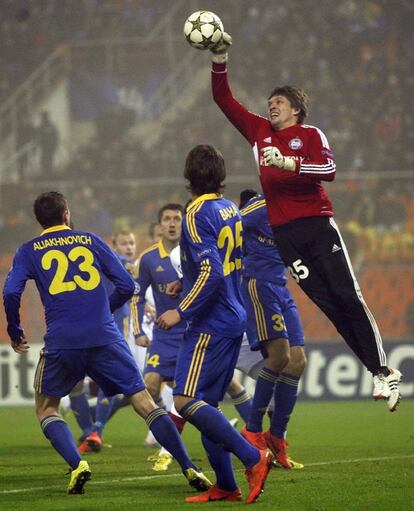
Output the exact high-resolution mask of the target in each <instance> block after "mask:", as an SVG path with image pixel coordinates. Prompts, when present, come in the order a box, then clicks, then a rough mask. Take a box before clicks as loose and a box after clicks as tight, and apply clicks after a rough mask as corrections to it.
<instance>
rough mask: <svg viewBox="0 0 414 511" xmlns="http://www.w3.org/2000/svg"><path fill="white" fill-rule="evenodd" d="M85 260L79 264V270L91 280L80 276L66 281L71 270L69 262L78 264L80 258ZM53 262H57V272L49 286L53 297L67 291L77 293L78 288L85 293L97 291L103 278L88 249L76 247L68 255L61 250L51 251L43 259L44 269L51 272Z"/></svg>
mask: <svg viewBox="0 0 414 511" xmlns="http://www.w3.org/2000/svg"><path fill="white" fill-rule="evenodd" d="M80 257H81V258H82V259H83V260H82V261H81V262H80V263H79V264H78V269H79V270H80V271H81V272H82V273H86V274H88V276H89V278H87V279H84V278H83V277H81V276H80V275H74V276H73V280H65V278H66V274H67V272H68V269H69V261H71V262H73V263H74V262H76V261H77V260H78V259H79V258H80ZM52 261H56V262H57V266H56V272H55V275H54V277H53V279H52V282H51V283H50V286H49V293H50V294H51V295H58V294H59V293H65V292H67V291H75V289H76V288H77V287H80V288H81V289H83V290H85V291H92V289H95V288H96V287H97V286H98V285H99V283H100V281H101V276H100V275H99V272H98V270H97V269H96V268H95V266H93V263H94V257H93V253H92V252H91V251H90V250H89V249H88V248H86V247H75V248H72V250H71V251H70V252H69V254H68V255H66V254H65V253H64V252H62V251H60V250H49V252H46V254H45V255H44V256H43V257H42V268H43V269H44V270H50V269H51V267H52Z"/></svg>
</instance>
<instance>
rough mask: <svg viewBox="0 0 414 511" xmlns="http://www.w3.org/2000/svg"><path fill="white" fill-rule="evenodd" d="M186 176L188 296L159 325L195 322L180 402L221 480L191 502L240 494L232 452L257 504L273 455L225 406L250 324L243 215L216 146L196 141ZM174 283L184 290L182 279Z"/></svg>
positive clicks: (186, 344) (181, 367)
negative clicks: (251, 439) (238, 426)
mask: <svg viewBox="0 0 414 511" xmlns="http://www.w3.org/2000/svg"><path fill="white" fill-rule="evenodd" d="M184 177H185V179H186V180H187V181H188V188H189V189H190V191H191V193H192V196H193V201H192V202H191V203H190V205H189V206H188V207H187V211H186V214H185V216H184V221H183V232H182V235H181V241H180V248H181V263H182V272H183V279H184V280H183V294H182V297H181V302H180V303H179V305H178V306H177V307H176V308H174V309H171V310H168V311H166V312H164V313H163V314H162V315H161V316H160V317H159V318H158V325H159V327H160V328H165V329H169V328H171V327H173V326H174V325H176V324H179V323H180V322H181V321H183V320H186V321H188V327H187V330H186V332H185V335H184V340H183V344H182V346H181V349H180V352H179V356H178V361H177V367H176V372H175V385H174V390H173V393H174V402H175V406H176V408H177V410H178V411H179V412H180V413H181V415H182V416H183V417H184V418H185V419H187V420H188V421H189V422H191V424H193V425H194V426H195V427H196V428H197V429H198V430H199V431H200V432H201V433H202V442H203V445H204V448H205V449H206V451H207V454H208V457H209V460H210V464H211V466H212V467H213V469H214V472H215V474H216V478H217V481H216V485H215V486H213V487H212V488H211V489H210V490H208V491H207V492H205V493H203V494H201V495H199V496H197V497H190V498H187V499H186V500H187V501H188V502H208V501H214V500H223V501H238V500H241V492H240V489H239V488H238V485H237V482H236V480H235V477H234V471H233V467H232V462H231V453H233V454H235V455H236V456H237V457H238V458H239V459H240V460H241V461H242V463H243V464H244V465H245V467H246V476H247V480H248V483H249V495H248V497H247V503H252V502H254V501H255V500H256V499H257V498H258V496H259V495H260V493H261V491H262V489H263V486H264V482H265V480H266V477H267V474H268V472H269V466H270V453H269V452H268V451H266V450H263V451H259V450H258V449H256V448H255V447H253V446H252V445H251V444H249V443H248V442H247V441H246V440H245V439H244V438H243V437H242V436H241V435H240V433H239V432H238V431H237V430H235V429H234V428H233V427H232V426H231V424H230V423H229V421H228V420H227V418H226V417H225V416H224V415H223V414H222V413H221V412H220V411H219V409H218V404H219V402H220V401H221V400H222V399H223V396H224V394H225V392H226V389H227V387H228V384H229V382H230V380H231V379H232V376H233V372H234V368H235V364H236V361H237V357H238V354H239V351H240V344H241V340H242V336H243V332H244V329H245V320H246V313H245V310H244V306H243V303H242V298H241V294H240V271H241V255H242V254H241V245H242V237H241V234H242V223H241V217H240V213H239V211H238V209H237V207H236V206H235V205H234V204H233V203H232V202H230V201H229V200H227V199H225V198H224V197H222V195H221V194H220V192H221V190H222V189H223V188H224V184H223V181H224V179H225V177H226V169H225V164H224V159H223V157H222V155H221V154H220V153H219V152H218V151H217V150H216V149H215V148H214V147H212V146H209V145H199V146H196V147H194V148H193V149H192V150H191V151H190V152H189V154H188V156H187V159H186V163H185V171H184ZM175 286H176V287H175V291H178V289H179V285H178V283H176V284H175ZM172 291H174V289H171V288H170V292H172Z"/></svg>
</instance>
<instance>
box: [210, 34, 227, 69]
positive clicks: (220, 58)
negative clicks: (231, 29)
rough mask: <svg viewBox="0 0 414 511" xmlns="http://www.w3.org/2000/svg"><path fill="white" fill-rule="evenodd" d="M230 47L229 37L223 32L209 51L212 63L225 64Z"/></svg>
mask: <svg viewBox="0 0 414 511" xmlns="http://www.w3.org/2000/svg"><path fill="white" fill-rule="evenodd" d="M231 45H232V38H231V35H230V34H228V33H227V32H223V37H222V39H221V40H220V42H219V43H217V44H216V46H214V47H213V48H211V50H210V51H211V53H212V56H211V60H212V62H215V63H216V64H225V63H226V62H227V60H228V51H229V48H230V46H231Z"/></svg>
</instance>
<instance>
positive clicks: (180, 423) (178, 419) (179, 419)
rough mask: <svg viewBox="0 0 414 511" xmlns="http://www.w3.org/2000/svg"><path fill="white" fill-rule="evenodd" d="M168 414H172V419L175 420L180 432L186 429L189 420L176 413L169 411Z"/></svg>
mask: <svg viewBox="0 0 414 511" xmlns="http://www.w3.org/2000/svg"><path fill="white" fill-rule="evenodd" d="M168 415H169V416H170V419H171V420H172V421H173V422H174V424H175V427H176V428H177V430H178V433H180V435H181V432H182V430H183V429H184V424H185V423H186V422H187V421H186V420H185V419H184V418H183V417H179V416H178V415H175V414H174V413H171V412H168Z"/></svg>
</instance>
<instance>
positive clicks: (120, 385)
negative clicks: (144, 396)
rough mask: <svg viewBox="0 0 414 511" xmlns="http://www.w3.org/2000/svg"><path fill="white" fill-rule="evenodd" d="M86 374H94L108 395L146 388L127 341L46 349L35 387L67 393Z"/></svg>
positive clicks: (46, 392)
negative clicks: (77, 347) (81, 347)
mask: <svg viewBox="0 0 414 511" xmlns="http://www.w3.org/2000/svg"><path fill="white" fill-rule="evenodd" d="M85 376H90V377H91V378H92V380H94V381H95V382H96V383H97V385H98V386H99V387H100V388H101V389H102V390H103V392H104V394H105V396H114V395H115V394H125V395H126V396H132V395H133V394H135V393H136V392H140V391H141V390H144V389H145V384H144V382H143V380H142V377H141V375H140V372H139V370H138V367H137V364H136V362H135V360H134V357H133V356H132V353H131V350H130V349H129V346H128V344H127V343H126V342H125V341H121V342H116V343H112V344H106V345H104V346H98V347H94V348H86V349H73V350H66V349H50V348H44V349H42V351H41V352H40V359H39V362H38V364H37V368H36V373H35V380H34V389H35V390H36V391H37V392H39V393H41V394H43V395H46V396H52V397H63V396H66V395H67V394H69V392H70V391H71V390H72V389H73V387H74V386H75V385H76V384H77V383H78V381H80V380H83V378H85Z"/></svg>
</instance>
